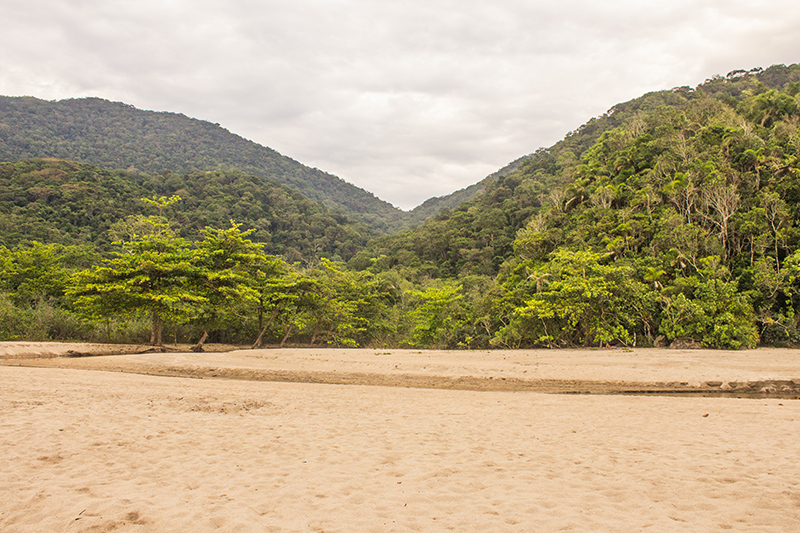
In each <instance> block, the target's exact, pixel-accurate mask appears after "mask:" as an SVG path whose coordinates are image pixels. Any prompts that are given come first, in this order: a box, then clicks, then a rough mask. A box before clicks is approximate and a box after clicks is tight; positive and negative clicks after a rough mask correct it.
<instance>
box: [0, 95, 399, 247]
mask: <svg viewBox="0 0 800 533" xmlns="http://www.w3.org/2000/svg"><path fill="white" fill-rule="evenodd" d="M32 158H59V159H67V160H72V161H78V162H83V163H90V164H93V165H96V166H99V167H102V168H107V169H132V170H135V171H140V172H145V173H149V174H154V173H158V172H162V171H164V170H169V171H173V172H177V173H181V174H188V173H192V172H196V171H217V170H238V171H241V172H245V173H248V174H252V175H254V176H259V177H261V178H264V179H269V180H271V181H273V182H277V183H282V184H285V185H288V186H289V187H291V188H293V189H295V190H297V191H299V192H301V193H302V194H303V195H305V196H306V197H307V198H309V199H311V200H315V201H319V202H322V203H323V204H325V205H327V206H328V207H329V208H331V209H333V210H335V211H339V212H341V213H343V214H346V215H348V216H351V217H353V218H356V219H358V220H361V221H364V222H366V223H368V224H369V225H370V226H371V227H373V228H375V229H377V230H378V231H381V232H384V233H385V232H388V231H390V230H391V229H392V228H394V227H395V226H396V225H397V224H398V223H399V221H400V219H401V218H402V217H403V215H404V213H403V211H401V210H399V209H397V208H395V207H394V206H392V205H391V204H389V203H387V202H384V201H383V200H381V199H379V198H377V197H375V196H374V195H373V194H372V193H369V192H367V191H365V190H363V189H360V188H358V187H356V186H354V185H351V184H349V183H347V182H345V181H344V180H342V179H340V178H338V177H336V176H333V175H331V174H328V173H325V172H323V171H321V170H317V169H312V168H309V167H306V166H304V165H302V164H300V163H298V162H297V161H294V160H293V159H290V158H288V157H285V156H283V155H281V154H279V153H278V152H276V151H274V150H272V149H270V148H267V147H264V146H261V145H259V144H256V143H254V142H252V141H248V140H246V139H244V138H242V137H239V136H238V135H234V134H232V133H230V132H229V131H227V130H225V129H224V128H222V127H220V126H219V125H218V124H211V123H210V122H205V121H202V120H196V119H191V118H188V117H186V116H184V115H180V114H175V113H163V112H153V111H143V110H140V109H136V108H134V107H132V106H130V105H126V104H123V103H119V102H109V101H107V100H102V99H99V98H82V99H71V100H61V101H54V102H49V101H45V100H39V99H36V98H31V97H7V96H2V97H0V161H19V160H24V159H32Z"/></svg>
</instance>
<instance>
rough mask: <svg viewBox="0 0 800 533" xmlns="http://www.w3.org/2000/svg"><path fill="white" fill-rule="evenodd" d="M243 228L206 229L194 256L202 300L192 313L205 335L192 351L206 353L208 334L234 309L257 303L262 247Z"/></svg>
mask: <svg viewBox="0 0 800 533" xmlns="http://www.w3.org/2000/svg"><path fill="white" fill-rule="evenodd" d="M240 226H241V225H240V224H236V223H235V222H234V221H231V227H230V228H228V229H224V230H223V229H214V228H208V227H207V228H205V229H204V230H203V232H202V233H203V237H204V238H203V240H202V241H201V242H200V243H199V244H198V245H197V249H196V250H195V252H194V257H193V264H194V266H195V268H196V272H194V278H193V281H194V283H195V284H196V291H197V294H198V295H199V296H201V297H202V299H201V300H200V303H199V305H198V306H197V307H196V308H195V309H194V311H193V315H194V318H193V321H194V322H196V323H199V324H201V325H202V327H203V335H202V337H201V338H200V340H199V341H198V343H197V344H196V345H195V346H194V347H193V348H192V350H193V351H196V352H201V351H203V343H204V342H205V341H206V339H207V338H208V334H209V330H210V329H211V328H214V327H218V326H220V324H221V320H222V318H223V317H224V316H226V315H230V313H231V312H232V310H233V308H234V306H235V305H241V304H242V303H243V302H255V301H256V300H257V299H258V295H259V294H258V291H257V290H256V287H255V284H256V279H257V277H256V276H255V275H254V274H255V272H256V270H257V269H258V267H259V266H260V265H261V264H263V260H264V259H265V257H264V254H263V253H262V251H261V245H260V244H256V243H254V242H253V241H251V240H250V239H247V238H246V237H247V235H248V234H249V233H251V232H252V230H250V231H245V232H243V231H241V230H240V229H239V228H240Z"/></svg>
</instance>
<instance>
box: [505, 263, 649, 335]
mask: <svg viewBox="0 0 800 533" xmlns="http://www.w3.org/2000/svg"><path fill="white" fill-rule="evenodd" d="M607 260H608V254H604V253H597V252H591V251H573V250H568V249H559V250H556V251H555V252H553V254H551V258H550V261H549V262H547V263H543V264H541V265H538V266H536V267H534V268H532V269H530V276H531V277H535V278H536V279H537V280H540V282H537V286H539V287H540V289H539V290H538V291H537V292H535V293H534V294H530V295H529V296H528V297H527V299H526V300H525V302H524V304H523V305H521V306H519V307H517V308H516V309H515V310H514V318H513V319H512V324H510V325H509V326H510V327H508V328H506V331H501V332H500V338H501V339H502V338H503V334H506V335H507V334H509V333H510V332H512V331H513V332H516V334H517V335H521V336H522V339H520V340H522V342H524V343H530V344H536V345H548V346H557V345H565V344H566V345H584V346H588V345H592V344H597V345H603V344H608V343H611V342H615V341H618V342H623V343H625V344H632V343H634V342H635V333H636V331H637V328H638V321H639V318H640V314H641V313H640V311H639V310H638V309H637V307H636V306H637V304H638V303H639V302H640V301H641V300H642V298H643V295H644V294H645V292H646V289H645V286H644V285H643V284H642V283H640V282H638V281H636V280H635V279H634V278H633V274H634V270H633V268H632V267H630V266H628V265H624V264H617V263H610V264H607V263H606V261H607Z"/></svg>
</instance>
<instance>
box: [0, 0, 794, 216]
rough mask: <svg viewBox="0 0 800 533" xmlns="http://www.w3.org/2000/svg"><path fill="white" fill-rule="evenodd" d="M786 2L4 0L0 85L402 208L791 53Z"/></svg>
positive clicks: (790, 7) (790, 8)
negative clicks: (615, 115)
mask: <svg viewBox="0 0 800 533" xmlns="http://www.w3.org/2000/svg"><path fill="white" fill-rule="evenodd" d="M798 22H800V6H797V5H796V2H793V1H789V0H776V1H771V2H768V3H767V2H754V1H752V0H750V1H747V2H744V1H738V0H733V1H731V0H728V1H722V0H719V1H689V0H675V1H673V2H669V3H666V2H653V1H643V0H637V1H633V0H629V1H626V0H617V1H613V2H588V1H586V0H564V1H561V2H558V3H554V2H530V1H528V0H525V1H522V0H520V1H515V0H507V1H501V2H494V3H489V2H483V1H481V2H479V1H476V0H462V1H459V2H455V1H445V0H428V1H424V2H423V1H419V0H416V1H409V2H378V1H368V0H326V1H317V0H295V1H294V2H292V3H286V2H278V1H266V2H264V1H256V0H249V1H248V0H233V1H222V0H200V1H198V0H195V1H193V2H189V1H186V0H171V1H170V0H140V1H139V2H135V3H133V2H123V1H120V0H83V1H76V2H57V1H54V0H51V1H48V0H6V1H5V2H3V4H2V6H0V93H2V94H9V95H22V94H26V95H33V96H38V97H41V98H48V99H57V98H68V97H81V96H89V95H92V96H100V97H103V98H108V99H112V100H121V101H125V102H127V103H130V104H133V105H135V106H137V107H141V108H144V109H155V110H165V111H174V112H180V113H184V114H187V115H189V116H193V117H196V118H201V119H204V120H210V121H212V122H219V123H220V124H222V125H223V126H225V127H226V128H228V129H229V130H231V131H233V132H234V133H238V134H240V135H242V136H244V137H247V138H249V139H252V140H254V141H256V142H259V143H261V144H264V145H267V146H270V147H272V148H275V149H277V150H279V151H280V152H282V153H284V154H286V155H288V156H290V157H293V158H294V159H297V160H299V161H301V162H303V163H306V164H308V165H310V166H316V167H318V168H321V169H323V170H326V171H328V172H331V173H334V174H337V175H339V176H341V177H342V178H344V179H346V180H348V181H350V182H352V183H355V184H356V185H359V186H361V187H364V188H366V189H368V190H370V191H372V192H374V193H375V194H376V195H378V196H380V197H381V198H384V199H386V200H388V201H390V202H392V203H394V204H395V205H398V206H400V207H403V208H410V207H413V206H414V205H416V204H418V203H420V202H422V201H424V200H425V199H426V198H428V197H430V196H438V195H442V194H447V193H450V192H452V191H453V190H456V189H459V188H462V187H465V186H467V185H470V184H472V183H475V182H477V181H478V180H480V179H482V178H483V177H484V176H486V175H487V174H489V173H491V172H493V171H494V170H497V169H498V168H499V167H501V166H503V165H504V164H506V163H507V162H509V161H511V160H513V159H516V158H517V157H519V156H521V155H524V154H526V153H530V152H532V151H534V150H535V149H536V148H538V147H540V146H548V145H550V144H552V143H554V142H555V141H557V140H558V139H560V138H561V137H563V135H564V134H565V133H567V132H568V131H570V130H572V129H575V128H576V127H578V126H579V125H580V124H582V123H583V122H585V121H586V120H588V119H589V118H590V117H592V116H596V115H598V114H601V113H603V112H604V111H606V110H607V109H608V108H610V107H611V106H612V105H614V104H616V103H618V102H620V101H624V100H627V99H630V98H633V97H636V96H638V95H640V94H642V93H643V92H646V91H650V90H657V89H663V88H669V87H673V86H676V85H696V84H698V83H700V82H702V81H703V80H704V79H705V78H707V77H709V76H711V75H713V74H725V73H726V72H728V71H730V70H733V69H736V68H750V67H753V66H763V67H767V66H769V65H771V64H774V63H793V62H797V61H798V60H800V58H798V57H797V54H798V52H797V50H800V46H799V45H800V33H798V32H797V31H796V28H797V27H798Z"/></svg>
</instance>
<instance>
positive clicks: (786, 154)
mask: <svg viewBox="0 0 800 533" xmlns="http://www.w3.org/2000/svg"><path fill="white" fill-rule="evenodd" d="M799 157H800V65H791V66H788V67H787V66H783V65H777V66H773V67H770V68H768V69H766V70H762V69H753V70H750V71H735V72H731V73H729V74H728V75H727V76H725V77H720V76H715V77H713V78H711V79H709V80H707V81H706V83H703V84H701V85H700V86H698V87H696V88H689V87H679V88H675V89H671V90H665V91H660V92H654V93H649V94H646V95H644V96H642V97H640V98H637V99H635V100H632V101H629V102H626V103H622V104H618V105H616V106H614V107H613V108H611V109H610V110H609V112H608V113H607V114H605V115H603V116H600V117H596V118H594V119H592V120H590V121H589V122H587V123H586V124H585V125H584V126H583V127H581V128H580V129H579V130H577V131H574V132H571V133H570V134H568V135H567V136H566V137H565V138H564V139H563V140H562V141H560V142H559V143H557V144H556V145H554V146H552V147H550V148H548V149H540V150H538V151H537V152H535V153H534V154H532V155H530V156H526V157H524V158H521V159H520V160H519V161H517V162H515V163H514V164H512V165H511V166H509V167H507V168H506V169H504V170H503V171H501V172H498V173H497V174H496V175H495V176H492V177H491V179H487V180H485V181H484V182H482V183H481V184H478V185H477V186H476V187H474V188H473V189H472V190H471V191H470V192H468V193H467V194H466V195H465V197H464V202H463V203H460V204H457V205H454V207H452V208H450V209H445V210H443V211H441V212H439V213H438V214H437V215H436V216H435V217H434V218H431V219H429V220H428V221H427V222H425V223H424V224H423V225H422V226H419V227H417V228H414V229H411V230H408V231H403V232H401V233H398V234H396V235H391V236H383V237H378V238H375V239H374V240H372V241H371V242H369V243H368V244H367V245H366V247H364V248H362V247H361V245H360V244H356V245H352V246H344V243H346V242H350V243H361V242H364V243H366V237H368V236H369V234H368V233H367V232H365V231H362V230H361V229H359V227H358V226H357V225H355V226H353V225H348V222H347V220H344V219H342V220H339V222H340V223H341V224H343V225H344V227H343V229H342V230H341V232H340V233H337V235H339V236H338V237H337V236H334V237H332V240H329V241H325V242H333V243H336V242H339V243H342V245H343V246H340V247H338V248H337V245H335V244H334V245H333V248H325V250H326V251H324V252H322V253H317V254H316V255H314V254H312V256H310V257H312V259H311V260H307V261H306V262H305V263H303V264H291V263H292V261H294V260H293V259H291V258H289V260H288V261H287V257H288V254H287V249H286V248H285V249H280V248H278V247H272V248H270V246H272V244H271V243H272V242H273V241H274V240H275V239H276V238H277V237H276V236H277V235H278V233H277V232H274V229H269V230H267V231H268V233H269V235H270V239H272V240H268V239H267V238H266V234H259V233H258V232H259V231H263V228H260V227H259V226H258V225H257V224H256V223H255V222H254V221H252V220H250V219H248V220H244V219H242V218H240V217H239V216H238V213H237V212H236V211H235V209H236V207H235V206H236V205H238V204H237V203H236V202H233V201H232V202H231V203H229V204H226V203H225V202H221V203H218V206H219V208H218V209H216V210H214V209H209V207H208V205H204V204H209V205H211V204H212V203H215V204H216V202H210V201H209V199H210V198H211V196H210V195H209V194H208V193H207V192H204V191H206V189H202V188H201V189H199V190H198V191H194V190H193V189H192V188H191V187H188V186H187V185H186V183H187V181H186V180H184V179H183V178H181V177H180V175H177V174H176V175H173V177H175V178H176V186H174V187H172V188H169V189H167V188H162V189H158V194H163V195H164V196H163V197H162V198H161V199H160V200H156V199H153V200H149V201H144V202H142V203H138V204H135V205H136V206H137V208H138V209H139V210H140V212H139V213H138V214H133V215H130V214H127V213H126V215H125V216H126V217H128V218H127V219H126V220H128V226H127V230H126V231H127V233H126V232H125V231H122V232H119V231H118V230H119V229H120V228H119V227H116V228H114V231H117V233H115V234H114V235H116V236H119V238H118V240H117V244H114V245H112V244H110V240H111V235H112V234H111V233H108V235H109V237H107V238H105V237H104V238H105V239H106V240H105V241H103V240H102V239H99V240H98V242H105V243H108V245H107V247H106V248H104V249H103V250H96V253H97V255H96V257H94V258H89V257H88V256H87V255H86V254H83V255H82V254H81V250H80V249H78V248H75V247H73V246H69V245H71V244H81V243H83V244H85V243H88V242H91V241H92V240H93V239H94V238H93V237H91V238H89V237H85V236H82V237H81V236H80V235H81V232H82V231H83V232H86V231H88V230H83V229H81V227H82V225H81V222H80V221H81V220H82V219H83V218H86V217H90V216H91V215H90V214H85V215H82V216H81V217H75V221H76V222H75V224H74V229H73V230H70V231H66V230H62V231H65V232H66V233H65V234H63V235H61V236H59V235H58V234H57V233H56V230H58V229H59V228H58V227H55V228H50V229H48V230H47V231H44V232H40V233H39V234H36V233H32V235H41V236H42V237H41V241H42V243H40V244H35V243H34V244H31V243H26V242H23V240H24V235H25V234H27V233H28V232H29V231H34V230H35V228H33V227H31V228H28V229H25V230H20V231H18V232H17V233H16V234H15V233H14V232H13V228H16V227H17V226H19V225H21V224H24V222H25V220H26V219H27V218H28V217H29V216H38V217H40V219H41V220H46V219H47V216H49V214H48V213H50V211H48V209H51V208H50V207H48V203H47V202H48V201H51V202H53V201H54V202H55V206H54V207H53V208H52V209H62V210H63V209H66V208H67V207H69V204H70V202H66V203H62V204H58V201H59V200H58V197H57V194H56V193H55V192H54V191H56V189H59V190H58V191H57V192H58V194H66V193H67V192H69V191H70V190H71V189H70V188H69V187H60V188H59V187H53V186H52V184H51V185H42V184H40V183H39V182H37V185H36V186H35V187H32V186H31V184H28V183H27V182H24V183H22V184H21V185H18V186H17V188H16V189H14V190H13V191H7V192H5V193H4V195H3V196H0V201H3V202H5V204H4V207H3V213H4V217H6V214H5V213H6V212H16V211H13V210H14V209H18V208H19V207H20V205H19V202H18V201H16V200H15V199H14V198H20V197H22V196H26V195H27V196H26V198H28V200H26V201H27V202H28V204H25V205H30V204H31V200H30V199H31V198H32V196H31V194H32V195H33V196H35V197H36V201H35V202H33V204H34V205H36V206H37V207H35V209H36V210H39V211H31V214H30V215H29V214H28V213H19V214H18V215H17V218H15V219H13V220H12V219H10V218H6V219H5V220H7V221H8V222H7V223H6V227H7V229H9V233H8V234H9V235H16V237H14V238H15V239H16V240H9V241H8V243H7V248H5V249H4V250H3V254H2V257H3V261H4V264H5V267H4V271H3V272H4V274H3V278H2V280H0V281H2V283H3V289H4V290H5V291H6V297H5V300H4V303H2V305H0V324H6V325H5V326H2V327H3V328H5V329H4V331H0V333H2V334H3V335H4V338H9V337H13V336H14V335H25V333H20V332H24V331H28V332H29V333H28V334H30V331H42V330H47V328H42V327H38V328H37V327H34V326H31V324H37V323H40V322H42V323H43V322H47V321H48V320H49V321H50V322H48V323H50V324H61V326H62V327H61V329H58V328H55V329H52V330H51V331H52V333H49V335H50V336H51V337H58V336H59V335H61V336H69V335H73V336H75V335H83V336H86V337H91V338H99V337H102V335H106V336H107V337H108V338H122V337H120V335H123V333H124V332H128V333H124V335H134V334H135V331H140V334H141V335H144V334H145V333H143V332H145V331H146V332H149V334H150V336H151V338H153V336H154V335H155V334H156V330H158V331H161V327H162V325H163V327H164V328H165V335H167V336H168V337H169V336H172V337H174V338H175V339H178V338H185V339H194V340H197V339H199V338H201V336H203V334H204V332H206V333H207V334H208V335H209V338H210V339H215V340H226V341H229V342H245V340H246V341H247V342H248V343H249V342H250V341H251V340H252V339H253V338H256V337H257V339H258V340H257V342H258V343H260V342H267V343H285V342H292V343H315V344H316V343H321V342H327V343H332V344H337V345H372V346H427V347H497V348H500V347H527V346H550V347H558V346H576V345H577V346H606V345H660V344H668V343H679V344H680V345H685V346H691V345H703V346H709V347H716V348H742V347H752V346H755V345H757V344H758V343H762V344H794V343H797V342H798V341H800V332H798V311H800V251H798V242H800V229H798V228H800V168H799V167H798V158H799ZM58 164H59V165H71V163H63V162H59V163H58ZM16 165H22V166H23V167H24V165H33V166H34V167H35V166H36V165H45V162H41V161H39V162H21V163H17V164H16ZM8 168H10V167H8ZM15 168H16V167H15ZM22 170H24V168H21V167H20V168H18V169H17V170H15V171H14V172H17V171H22ZM39 170H46V169H45V168H44V167H43V168H41V169H39ZM39 170H36V169H34V170H33V171H32V172H27V174H26V172H21V174H20V175H27V176H28V177H27V178H24V179H32V178H31V176H34V175H36V172H39ZM56 170H58V169H56ZM47 171H48V172H50V171H51V170H47ZM94 171H95V172H99V171H98V170H97V169H95V170H94ZM103 172H105V171H103ZM100 173H101V174H102V172H100ZM134 174H136V173H134ZM137 175H138V174H137ZM108 176H109V177H108V178H103V179H122V177H123V176H124V173H121V172H111V173H108ZM164 176H167V177H169V176H170V175H169V174H168V173H165V174H163V175H161V176H160V177H158V178H157V179H156V180H155V181H160V182H163V183H165V184H166V183H169V179H164ZM225 176H236V177H237V179H240V180H244V181H243V182H242V183H245V184H246V183H249V182H248V181H247V180H248V179H249V178H246V176H241V175H239V174H236V173H233V174H230V175H228V174H225V173H202V174H200V175H199V178H198V179H199V182H203V180H206V181H207V182H208V183H209V185H207V187H209V188H213V187H217V186H220V185H213V184H215V183H216V184H218V183H219V180H220V179H229V178H225ZM37 179H38V178H37ZM126 179H128V181H126V182H125V183H126V185H125V186H124V187H131V190H130V194H131V195H135V194H137V193H138V191H140V190H148V191H150V190H151V187H152V186H155V185H154V184H148V185H147V186H146V187H144V189H136V188H135V187H139V186H140V185H141V183H140V182H143V180H144V181H146V180H148V179H151V178H148V177H147V175H138V177H135V179H134V177H133V176H128V177H127V178H126ZM137 180H139V181H137ZM215 180H216V181H215ZM31 183H33V182H31ZM177 183H183V185H180V186H178V185H177ZM48 187H49V188H50V190H47V188H48ZM115 187H117V186H116V185H114V186H113V187H112V188H115ZM124 187H122V185H120V189H119V190H124ZM222 187H223V188H224V187H225V186H224V185H223V186H222ZM247 187H250V185H247V186H246V187H245V189H247ZM252 187H253V189H247V191H244V192H243V193H242V194H241V195H240V197H241V198H245V197H246V192H249V193H250V194H252V195H254V196H255V191H256V189H257V187H256V184H253V185H252ZM208 190H210V189H208ZM480 191H482V192H480ZM473 193H478V194H477V196H474V197H472V198H471V199H470V198H468V196H470V195H471V194H473ZM126 194H127V193H126ZM173 194H175V195H178V196H180V197H182V198H183V200H181V201H175V202H173V201H171V200H168V199H167V198H168V197H169V196H170V195H173ZM150 196H152V195H151V194H145V195H143V197H147V198H149V197H150ZM248 198H249V197H248ZM42 199H49V200H46V201H42ZM112 199H113V198H112ZM115 201H116V200H115ZM248 201H249V200H248ZM159 202H161V203H159ZM23 203H24V202H23ZM181 204H184V205H185V207H181V208H178V207H176V206H179V205H181ZM109 205H115V204H113V203H109ZM159 205H160V206H161V207H158V206H159ZM7 209H8V210H11V211H6V210H7ZM109 209H110V207H109ZM154 209H155V210H156V211H153V210H154ZM202 209H206V211H205V213H206V214H205V215H203V216H199V215H196V214H193V211H195V210H197V211H198V212H203V211H202ZM287 209H289V208H287ZM298 209H299V208H298ZM58 216H59V217H60V216H62V215H61V214H59V215H58ZM298 216H299V218H300V219H301V220H302V219H305V217H306V215H298ZM320 216H328V217H330V216H332V215H330V214H327V215H326V214H324V213H323V214H322V215H320ZM192 217H194V218H192ZM123 218H124V217H123ZM227 218H234V219H235V220H236V222H237V223H242V225H241V226H236V225H234V226H231V225H230V223H229V222H227ZM190 219H191V220H190ZM116 220H119V217H118V218H117V219H116ZM265 220H266V218H265ZM113 225H114V223H111V224H109V225H108V227H109V229H108V230H105V231H107V232H108V231H111V229H112V228H111V226H113ZM204 225H205V226H211V227H207V228H203V226H204ZM34 226H36V227H38V226H39V224H34ZM324 226H325V223H323V224H321V226H319V228H320V229H323V228H324ZM132 228H133V229H132ZM249 230H252V233H247V231H249ZM287 231H290V232H291V231H293V230H287ZM337 231H339V230H337ZM349 231H352V232H353V233H348V232H349ZM334 233H336V232H334ZM73 235H78V236H79V237H72V236H73ZM165 235H166V236H167V237H168V238H165ZM312 235H316V234H314V233H312ZM357 235H360V236H361V237H362V240H361V241H359V240H358V239H357V238H355V239H350V237H355V236H357ZM67 236H70V237H69V239H67ZM55 237H58V238H61V239H62V240H61V241H59V240H57V239H56V238H55ZM115 238H116V237H115ZM296 240H297V237H296V236H289V237H288V238H287V240H286V241H284V243H283V244H282V245H283V246H290V245H291V243H293V242H295V241H296ZM55 242H61V243H63V244H64V245H67V246H62V245H56V244H49V243H55ZM259 242H263V243H266V244H267V246H266V247H261V246H260V245H259ZM313 242H314V241H313V238H311V237H309V243H310V244H311V246H312V248H314V246H316V245H314V244H313ZM170 243H172V244H170ZM226 243H227V244H226ZM103 246H106V245H105V244H104V245H103ZM323 246H327V245H326V244H319V248H318V249H317V250H322V249H323V248H322V247H323ZM108 251H113V255H108ZM154 254H155V255H154ZM237 254H238V255H237ZM148 257H149V258H150V259H147V258H148ZM215 258H216V259H215ZM148 261H149V263H148ZM343 261H346V263H345V262H343ZM149 264H163V266H164V269H163V270H158V271H157V274H158V275H157V276H156V273H154V272H153V271H152V270H148V268H149V267H148V266H147V265H149ZM32 265H35V266H36V268H34V267H33V266H32ZM46 265H50V266H49V267H47V266H46ZM26 273H27V274H26ZM152 276H155V278H153V277H152ZM137 280H138V281H137ZM142 280H149V281H147V282H146V283H145V281H142ZM156 281H158V283H161V285H159V284H158V283H156ZM120 287H127V288H126V289H125V290H124V291H120ZM159 287H161V289H159ZM159 290H161V292H160V293H159ZM115 291H116V292H115ZM147 291H150V292H147ZM153 291H154V292H153ZM145 292H146V293H147V294H149V295H150V296H147V297H146V298H144V297H142V298H139V299H138V300H137V299H134V298H131V297H128V296H124V295H125V294H144V293H145ZM21 294H22V295H27V296H26V297H25V298H21V297H20V295H21ZM103 295H105V296H103ZM148 298H149V299H148ZM154 302H155V303H154ZM154 310H155V312H154ZM15 316H16V317H23V318H24V320H22V319H20V321H17V322H14V320H12V318H9V317H15ZM79 316H80V317H83V321H82V322H80V323H78V322H74V320H77V318H75V317H79ZM3 317H6V318H5V319H4V318H3ZM48 317H49V318H48ZM4 320H5V322H4ZM136 320H139V321H140V322H136ZM37 321H39V322H37ZM104 321H105V322H104ZM141 321H145V322H141ZM162 321H163V324H162ZM70 324H71V325H70ZM78 324H82V326H80V327H79V326H78ZM135 324H139V326H135ZM12 326H13V327H12ZM67 326H69V327H67ZM137 327H138V328H139V329H138V330H137V329H136V328H137ZM14 328H16V329H14ZM26 328H27V329H26ZM81 328H83V329H81ZM131 328H133V329H131ZM12 330H13V331H12ZM59 331H60V332H61V333H58V332H59ZM66 331H72V332H73V333H69V334H68V333H64V332H66ZM14 332H16V333H14ZM115 335H116V337H115ZM124 335H123V336H124ZM92 336H94V337H92Z"/></svg>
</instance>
